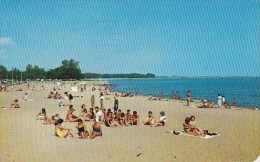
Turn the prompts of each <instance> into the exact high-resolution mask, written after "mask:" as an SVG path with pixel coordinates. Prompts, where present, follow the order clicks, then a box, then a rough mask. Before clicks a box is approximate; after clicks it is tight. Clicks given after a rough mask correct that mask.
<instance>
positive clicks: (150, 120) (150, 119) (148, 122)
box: [143, 111, 154, 125]
mask: <svg viewBox="0 0 260 162" xmlns="http://www.w3.org/2000/svg"><path fill="white" fill-rule="evenodd" d="M143 123H144V125H153V124H154V117H153V113H152V112H151V111H149V112H148V117H147V118H146V119H145V120H144V122H143Z"/></svg>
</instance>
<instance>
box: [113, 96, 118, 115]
mask: <svg viewBox="0 0 260 162" xmlns="http://www.w3.org/2000/svg"><path fill="white" fill-rule="evenodd" d="M114 100H115V103H114V110H115V111H117V110H118V94H117V93H115V96H114Z"/></svg>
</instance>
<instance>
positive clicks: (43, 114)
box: [36, 108, 54, 124]
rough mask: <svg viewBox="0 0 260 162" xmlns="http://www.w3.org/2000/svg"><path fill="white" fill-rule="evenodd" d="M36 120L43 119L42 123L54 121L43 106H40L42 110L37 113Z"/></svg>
mask: <svg viewBox="0 0 260 162" xmlns="http://www.w3.org/2000/svg"><path fill="white" fill-rule="evenodd" d="M36 120H44V121H43V124H53V123H54V121H53V119H52V118H49V117H48V116H47V113H46V110H45V108H42V111H41V112H39V113H38V114H37V117H36Z"/></svg>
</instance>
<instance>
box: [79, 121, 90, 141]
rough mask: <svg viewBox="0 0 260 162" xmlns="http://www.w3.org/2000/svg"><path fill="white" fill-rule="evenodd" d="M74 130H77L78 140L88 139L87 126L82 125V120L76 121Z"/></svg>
mask: <svg viewBox="0 0 260 162" xmlns="http://www.w3.org/2000/svg"><path fill="white" fill-rule="evenodd" d="M76 128H77V129H78V131H79V136H78V138H81V139H86V138H88V136H89V133H88V131H87V126H86V124H85V123H83V120H82V119H79V120H78V125H76Z"/></svg>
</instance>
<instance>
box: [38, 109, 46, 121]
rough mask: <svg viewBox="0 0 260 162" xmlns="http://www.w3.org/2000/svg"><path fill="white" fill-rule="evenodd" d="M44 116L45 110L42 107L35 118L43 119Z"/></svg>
mask: <svg viewBox="0 0 260 162" xmlns="http://www.w3.org/2000/svg"><path fill="white" fill-rule="evenodd" d="M45 116H46V110H45V108H42V111H41V112H39V114H38V115H37V117H36V120H44V118H45Z"/></svg>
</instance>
